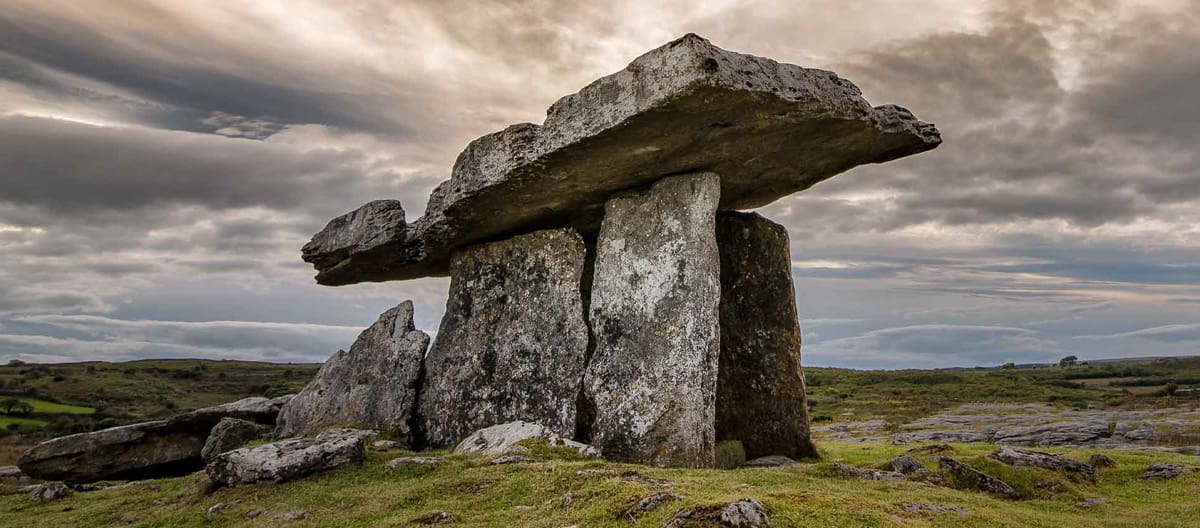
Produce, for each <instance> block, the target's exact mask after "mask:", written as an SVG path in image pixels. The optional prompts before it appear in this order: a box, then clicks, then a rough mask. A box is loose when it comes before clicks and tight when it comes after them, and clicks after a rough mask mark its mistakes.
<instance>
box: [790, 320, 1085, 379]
mask: <svg viewBox="0 0 1200 528" xmlns="http://www.w3.org/2000/svg"><path fill="white" fill-rule="evenodd" d="M1061 353H1062V350H1061V349H1059V348H1058V347H1057V346H1056V345H1055V344H1054V343H1052V342H1050V341H1047V340H1045V339H1042V338H1041V337H1039V335H1038V333H1037V332H1035V331H1033V330H1028V329H1024V328H1008V327H1000V326H971V325H945V324H940V325H939V324H931V325H914V326H903V327H895V328H884V329H880V330H872V331H870V332H866V333H864V334H861V335H857V336H853V337H845V338H840V339H831V340H828V341H823V342H819V343H816V344H814V345H810V346H807V347H806V348H805V350H804V360H805V363H806V364H808V365H853V366H857V367H863V368H905V367H908V368H940V367H949V366H963V365H970V364H971V363H968V362H974V363H973V364H974V365H999V364H1002V363H1006V362H1010V361H1015V362H1018V363H1022V362H1032V361H1048V360H1049V359H1051V358H1053V357H1055V356H1056V355H1058V354H1061Z"/></svg>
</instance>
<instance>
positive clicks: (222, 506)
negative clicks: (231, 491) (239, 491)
mask: <svg viewBox="0 0 1200 528" xmlns="http://www.w3.org/2000/svg"><path fill="white" fill-rule="evenodd" d="M241 503H242V501H237V500H235V501H229V502H218V503H216V504H213V505H212V506H209V507H208V513H210V514H212V513H217V512H220V511H225V510H228V509H230V508H232V507H234V506H237V505H238V504H241Z"/></svg>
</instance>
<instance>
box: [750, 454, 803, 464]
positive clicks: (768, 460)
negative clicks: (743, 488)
mask: <svg viewBox="0 0 1200 528" xmlns="http://www.w3.org/2000/svg"><path fill="white" fill-rule="evenodd" d="M796 464H799V462H796V461H795V460H792V459H790V458H788V457H785V456H783V455H767V456H764V457H758V458H756V459H754V460H748V461H746V463H745V464H743V467H782V466H793V465H796Z"/></svg>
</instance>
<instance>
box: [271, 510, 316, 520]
mask: <svg viewBox="0 0 1200 528" xmlns="http://www.w3.org/2000/svg"><path fill="white" fill-rule="evenodd" d="M306 517H308V512H306V511H304V510H292V511H285V512H283V513H279V514H276V515H275V516H274V517H271V520H272V521H281V522H288V521H299V520H301V519H304V518H306Z"/></svg>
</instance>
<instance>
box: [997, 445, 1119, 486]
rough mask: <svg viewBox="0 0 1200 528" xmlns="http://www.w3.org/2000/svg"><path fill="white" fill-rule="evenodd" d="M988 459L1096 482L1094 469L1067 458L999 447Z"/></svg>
mask: <svg viewBox="0 0 1200 528" xmlns="http://www.w3.org/2000/svg"><path fill="white" fill-rule="evenodd" d="M988 458H990V459H992V460H997V461H1000V462H1003V463H1005V464H1008V465H1010V466H1024V467H1036V468H1042V469H1049V470H1051V471H1065V472H1067V473H1074V474H1076V475H1079V476H1081V477H1083V478H1084V479H1085V480H1087V481H1088V482H1095V481H1096V468H1094V467H1092V466H1090V465H1088V464H1084V463H1083V462H1076V461H1074V460H1071V459H1069V458H1065V457H1061V456H1058V455H1054V454H1050V453H1042V452H1040V451H1030V450H1028V449H1018V448H1015V447H1001V448H999V449H997V450H995V451H993V452H992V453H991V454H989V455H988Z"/></svg>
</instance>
